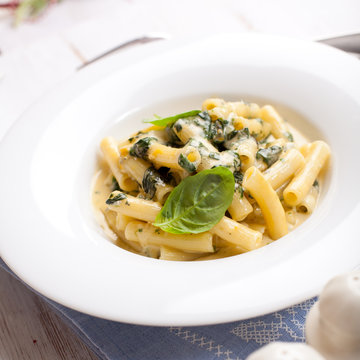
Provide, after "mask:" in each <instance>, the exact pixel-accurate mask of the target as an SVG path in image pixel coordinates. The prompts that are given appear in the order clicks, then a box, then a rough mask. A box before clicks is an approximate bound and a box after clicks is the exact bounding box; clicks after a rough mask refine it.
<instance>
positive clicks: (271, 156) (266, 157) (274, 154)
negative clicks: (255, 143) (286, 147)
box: [256, 145, 282, 167]
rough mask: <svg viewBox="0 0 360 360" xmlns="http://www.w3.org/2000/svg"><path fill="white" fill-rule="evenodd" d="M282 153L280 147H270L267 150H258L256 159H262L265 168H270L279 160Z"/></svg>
mask: <svg viewBox="0 0 360 360" xmlns="http://www.w3.org/2000/svg"><path fill="white" fill-rule="evenodd" d="M281 152H282V147H281V146H277V145H274V146H270V147H269V148H265V149H260V150H259V151H258V152H257V153H256V158H257V159H258V160H260V159H262V160H263V161H264V162H265V164H266V165H267V166H269V167H270V166H271V165H272V164H273V163H274V162H276V161H277V160H278V159H279V156H280V154H281Z"/></svg>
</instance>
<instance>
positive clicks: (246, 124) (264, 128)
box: [233, 116, 271, 140]
mask: <svg viewBox="0 0 360 360" xmlns="http://www.w3.org/2000/svg"><path fill="white" fill-rule="evenodd" d="M233 124H234V128H235V129H236V130H242V129H245V128H247V129H249V132H250V135H251V136H253V137H254V138H255V139H256V140H262V139H265V138H266V137H267V136H268V135H269V134H270V131H271V125H270V123H268V122H266V121H263V120H262V119H259V118H258V119H246V118H244V117H242V116H239V117H236V118H234V120H233Z"/></svg>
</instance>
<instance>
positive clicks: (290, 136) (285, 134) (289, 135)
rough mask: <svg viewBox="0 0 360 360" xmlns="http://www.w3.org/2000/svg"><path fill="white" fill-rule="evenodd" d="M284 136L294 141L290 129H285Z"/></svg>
mask: <svg viewBox="0 0 360 360" xmlns="http://www.w3.org/2000/svg"><path fill="white" fill-rule="evenodd" d="M284 136H285V137H286V138H287V139H288V140H289V141H291V142H294V136H293V134H292V133H291V132H290V131H285V132H284Z"/></svg>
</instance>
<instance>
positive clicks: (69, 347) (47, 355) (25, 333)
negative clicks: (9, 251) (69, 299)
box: [0, 270, 98, 360]
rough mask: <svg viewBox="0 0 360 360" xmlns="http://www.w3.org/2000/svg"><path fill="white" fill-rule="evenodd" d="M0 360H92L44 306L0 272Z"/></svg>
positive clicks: (13, 280) (28, 291)
mask: <svg viewBox="0 0 360 360" xmlns="http://www.w3.org/2000/svg"><path fill="white" fill-rule="evenodd" d="M0 299H1V301H0V359H1V360H20V359H22V360H27V359H29V360H42V359H46V360H85V359H86V360H96V359H98V357H97V356H96V355H95V354H94V353H93V352H92V351H91V350H90V349H88V348H87V346H85V345H84V344H83V343H82V341H81V340H80V339H78V337H77V336H76V335H75V334H74V333H73V332H72V330H71V329H69V328H68V326H67V325H66V324H64V323H63V321H62V320H61V319H60V318H59V317H58V316H57V315H56V314H55V313H54V311H53V310H52V309H51V308H50V306H49V305H48V304H46V303H45V301H44V300H42V299H41V298H40V297H39V296H37V295H35V294H34V293H32V292H31V291H30V290H29V289H27V288H26V287H25V286H24V285H23V284H21V283H20V282H19V281H18V280H16V279H15V278H13V277H12V276H11V275H9V274H8V273H6V272H5V271H4V270H0Z"/></svg>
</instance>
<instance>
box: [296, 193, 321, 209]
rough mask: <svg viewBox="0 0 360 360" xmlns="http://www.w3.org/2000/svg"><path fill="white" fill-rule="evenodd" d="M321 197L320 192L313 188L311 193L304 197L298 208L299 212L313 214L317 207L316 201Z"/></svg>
mask: <svg viewBox="0 0 360 360" xmlns="http://www.w3.org/2000/svg"><path fill="white" fill-rule="evenodd" d="M318 195H319V191H318V189H317V188H316V187H315V186H312V187H311V189H310V191H309V193H308V194H307V195H306V196H305V197H304V199H303V200H302V201H301V202H300V203H299V205H297V206H296V210H297V211H298V212H302V213H306V214H311V213H312V212H313V211H314V209H315V205H316V201H317V198H318Z"/></svg>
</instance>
